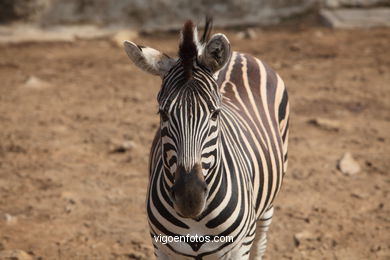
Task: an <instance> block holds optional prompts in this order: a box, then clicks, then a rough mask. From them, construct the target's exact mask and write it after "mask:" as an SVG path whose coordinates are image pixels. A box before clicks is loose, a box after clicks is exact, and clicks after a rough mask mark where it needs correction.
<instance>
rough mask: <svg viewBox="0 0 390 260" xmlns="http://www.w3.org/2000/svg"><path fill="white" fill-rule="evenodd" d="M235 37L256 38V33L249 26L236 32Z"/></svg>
mask: <svg viewBox="0 0 390 260" xmlns="http://www.w3.org/2000/svg"><path fill="white" fill-rule="evenodd" d="M237 38H238V39H256V38H257V33H256V32H255V30H253V29H251V28H249V29H246V30H245V31H241V32H238V33H237Z"/></svg>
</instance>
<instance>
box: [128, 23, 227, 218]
mask: <svg viewBox="0 0 390 260" xmlns="http://www.w3.org/2000/svg"><path fill="white" fill-rule="evenodd" d="M211 27H212V26H211V20H210V19H208V20H207V21H206V26H205V31H204V33H203V36H202V38H201V39H200V40H198V34H197V29H196V28H195V29H194V26H193V24H192V22H191V21H187V22H186V23H185V25H184V28H183V30H182V31H181V41H180V45H179V57H178V58H177V59H174V58H170V57H168V56H167V55H166V54H163V53H160V52H159V51H157V50H154V49H152V48H149V47H142V46H138V45H136V44H134V43H132V42H128V41H126V42H125V43H124V46H125V50H126V52H127V55H128V56H129V58H130V59H131V60H132V61H133V62H134V63H135V64H136V65H137V66H138V67H140V68H141V69H143V70H145V71H147V72H149V73H151V74H154V75H159V76H160V77H161V78H162V87H161V90H160V92H159V94H158V98H157V99H158V103H159V114H160V136H161V147H162V160H163V164H164V174H165V180H166V183H167V185H166V186H167V189H168V190H169V194H170V195H171V196H170V198H171V200H172V204H173V206H174V208H175V210H176V212H177V213H178V214H179V215H181V216H182V217H186V218H196V217H198V216H199V215H200V214H201V213H202V212H203V210H204V209H205V207H206V201H207V196H208V192H209V187H208V185H207V179H208V178H210V176H212V173H213V172H215V170H216V168H217V166H218V161H219V158H220V154H219V150H220V149H218V147H219V145H220V141H219V140H220V120H219V116H220V111H221V99H222V96H221V93H220V91H219V86H218V84H217V82H216V79H215V75H216V74H217V73H218V71H219V70H220V69H221V68H222V67H223V66H224V65H225V64H226V63H227V62H228V60H229V58H230V55H231V51H230V44H229V41H228V39H227V38H226V36H225V35H223V34H215V35H213V36H212V37H211V38H210V32H211Z"/></svg>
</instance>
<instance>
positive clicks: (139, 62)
mask: <svg viewBox="0 0 390 260" xmlns="http://www.w3.org/2000/svg"><path fill="white" fill-rule="evenodd" d="M123 46H124V48H125V51H126V53H127V56H129V58H130V60H132V61H133V62H134V64H135V65H136V66H137V67H139V68H140V69H142V70H144V71H146V72H149V73H151V74H153V75H158V76H160V77H164V76H165V75H166V74H167V73H168V71H169V70H170V69H171V68H172V66H173V65H174V63H175V59H172V58H170V57H169V56H168V55H166V54H165V53H161V52H159V51H158V50H155V49H153V48H149V47H144V46H140V45H137V44H135V43H133V42H130V41H124V42H123Z"/></svg>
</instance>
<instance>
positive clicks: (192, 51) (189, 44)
mask: <svg viewBox="0 0 390 260" xmlns="http://www.w3.org/2000/svg"><path fill="white" fill-rule="evenodd" d="M194 40H195V39H194V25H193V23H192V21H187V22H186V23H185V24H184V27H183V30H182V40H181V43H180V46H179V58H180V61H181V64H182V66H183V70H184V75H185V78H186V79H187V80H189V79H191V77H192V69H193V64H194V60H195V59H196V56H197V55H198V49H197V47H196V43H195V41H194Z"/></svg>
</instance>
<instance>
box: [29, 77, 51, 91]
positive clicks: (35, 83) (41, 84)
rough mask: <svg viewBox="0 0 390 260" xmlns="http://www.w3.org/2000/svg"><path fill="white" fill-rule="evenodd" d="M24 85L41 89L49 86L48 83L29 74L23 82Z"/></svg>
mask: <svg viewBox="0 0 390 260" xmlns="http://www.w3.org/2000/svg"><path fill="white" fill-rule="evenodd" d="M24 86H25V87H26V88H31V89H43V88H47V87H49V86H50V84H49V83H47V82H46V81H44V80H42V79H40V78H38V77H35V76H30V77H28V78H27V80H26V81H25V82H24Z"/></svg>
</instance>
